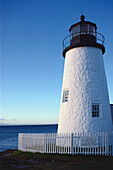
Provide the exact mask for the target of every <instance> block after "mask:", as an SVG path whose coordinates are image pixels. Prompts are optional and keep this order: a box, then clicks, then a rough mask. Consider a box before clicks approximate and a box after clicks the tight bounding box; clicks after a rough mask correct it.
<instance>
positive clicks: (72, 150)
mask: <svg viewBox="0 0 113 170" xmlns="http://www.w3.org/2000/svg"><path fill="white" fill-rule="evenodd" d="M71 154H72V155H73V154H74V148H73V133H71Z"/></svg>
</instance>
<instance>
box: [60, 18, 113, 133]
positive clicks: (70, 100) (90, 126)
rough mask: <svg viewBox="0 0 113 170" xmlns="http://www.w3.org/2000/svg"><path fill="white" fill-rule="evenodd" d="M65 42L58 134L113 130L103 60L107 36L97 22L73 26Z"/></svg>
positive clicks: (86, 22) (82, 21) (81, 22)
mask: <svg viewBox="0 0 113 170" xmlns="http://www.w3.org/2000/svg"><path fill="white" fill-rule="evenodd" d="M69 33H70V35H69V36H68V37H66V38H65V39H64V41H63V57H64V58H65V66H64V75H63V85H62V94H61V104H60V116H59V124H58V133H87V132H111V131H112V118H111V110H110V103H109V96H108V89H107V82H106V75H105V70H104V63H103V54H104V53H105V47H104V36H103V35H102V34H99V33H97V26H96V24H94V23H92V22H89V21H85V17H84V15H82V16H81V21H80V22H78V23H76V24H74V25H72V26H71V27H70V29H69Z"/></svg>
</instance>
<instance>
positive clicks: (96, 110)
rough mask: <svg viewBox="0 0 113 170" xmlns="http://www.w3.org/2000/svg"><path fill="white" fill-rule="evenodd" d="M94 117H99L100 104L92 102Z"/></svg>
mask: <svg viewBox="0 0 113 170" xmlns="http://www.w3.org/2000/svg"><path fill="white" fill-rule="evenodd" d="M92 117H99V104H92Z"/></svg>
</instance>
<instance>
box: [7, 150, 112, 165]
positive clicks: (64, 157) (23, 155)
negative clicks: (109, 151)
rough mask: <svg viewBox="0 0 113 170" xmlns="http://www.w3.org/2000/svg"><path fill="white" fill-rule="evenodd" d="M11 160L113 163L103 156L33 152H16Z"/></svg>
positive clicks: (109, 158)
mask: <svg viewBox="0 0 113 170" xmlns="http://www.w3.org/2000/svg"><path fill="white" fill-rule="evenodd" d="M10 158H13V159H31V158H32V159H46V160H55V161H64V162H65V161H78V160H88V161H102V162H106V161H108V162H109V161H110V162H111V161H112V164H113V157H109V156H101V155H68V154H47V153H32V152H22V151H18V150H17V151H14V152H13V153H12V154H11V155H10Z"/></svg>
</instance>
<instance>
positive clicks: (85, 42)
mask: <svg viewBox="0 0 113 170" xmlns="http://www.w3.org/2000/svg"><path fill="white" fill-rule="evenodd" d="M80 19H81V21H80V22H78V23H75V24H73V25H71V27H70V29H69V36H67V37H66V38H65V39H64V41H63V56H64V57H65V53H66V52H67V51H68V50H70V49H71V48H75V47H82V46H90V47H91V46H92V47H97V48H101V49H102V53H103V54H104V53H105V47H104V36H103V35H102V34H100V33H97V26H96V24H95V23H92V22H90V21H85V16H84V15H81V17H80Z"/></svg>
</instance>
